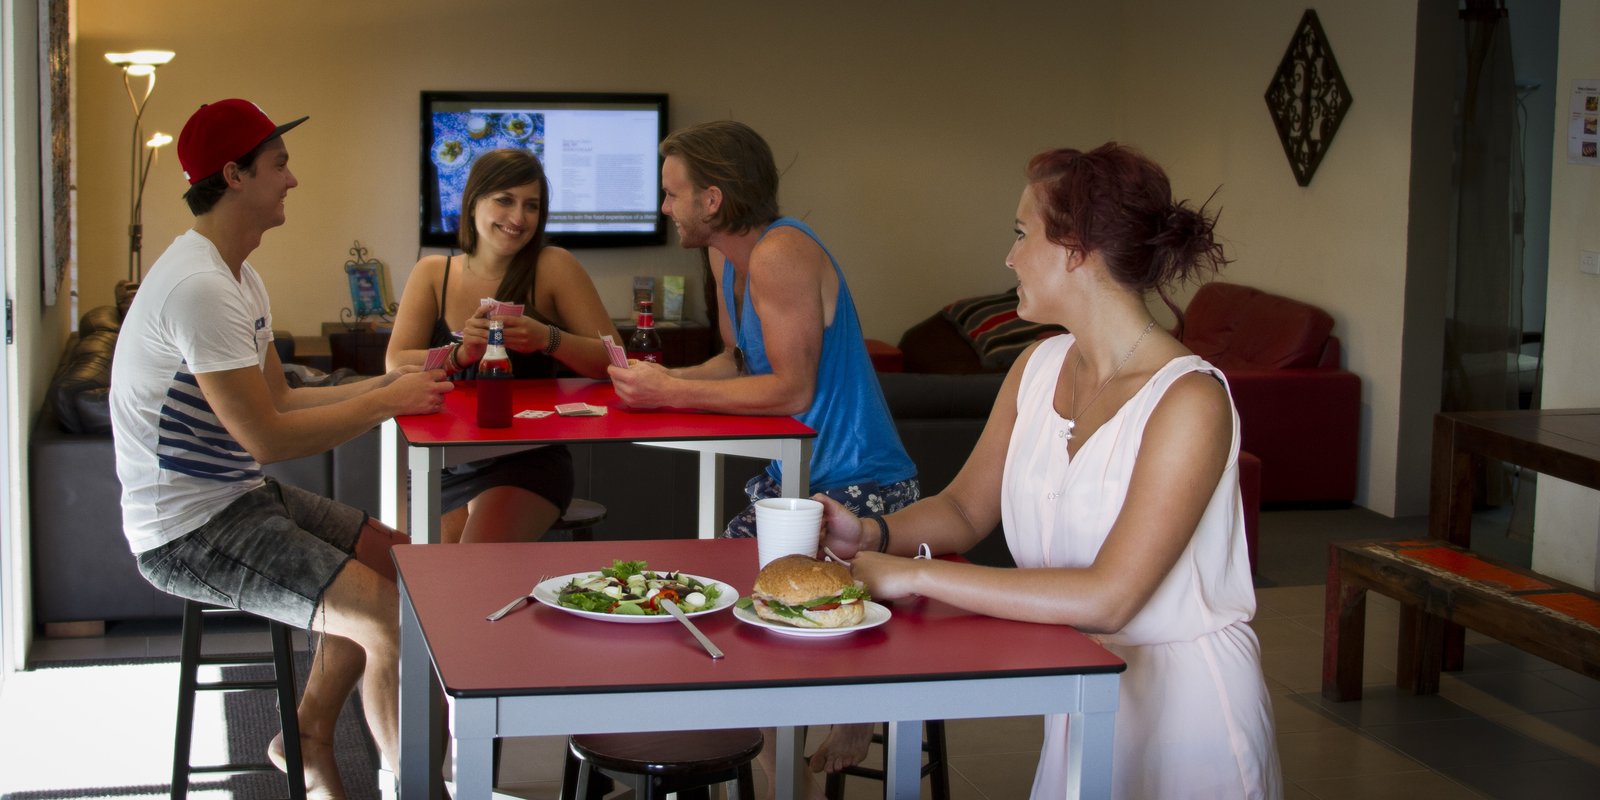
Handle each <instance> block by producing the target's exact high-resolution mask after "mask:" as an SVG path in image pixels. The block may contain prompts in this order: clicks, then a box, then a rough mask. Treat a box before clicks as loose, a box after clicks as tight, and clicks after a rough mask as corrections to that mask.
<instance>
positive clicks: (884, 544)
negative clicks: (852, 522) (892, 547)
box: [867, 514, 889, 553]
mask: <svg viewBox="0 0 1600 800" xmlns="http://www.w3.org/2000/svg"><path fill="white" fill-rule="evenodd" d="M867 518H868V519H870V520H872V521H873V522H876V523H878V552H880V553H887V552H889V523H887V522H884V521H883V515H882V514H869V515H867Z"/></svg>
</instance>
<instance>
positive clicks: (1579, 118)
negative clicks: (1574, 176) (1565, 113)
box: [1567, 80, 1600, 166]
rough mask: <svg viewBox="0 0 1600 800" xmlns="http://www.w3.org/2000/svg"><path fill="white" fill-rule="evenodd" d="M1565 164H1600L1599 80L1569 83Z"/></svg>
mask: <svg viewBox="0 0 1600 800" xmlns="http://www.w3.org/2000/svg"><path fill="white" fill-rule="evenodd" d="M1567 163H1569V164H1589V165H1591V166H1600V80H1589V81H1573V82H1572V116H1571V118H1570V119H1569V121H1568V122H1567Z"/></svg>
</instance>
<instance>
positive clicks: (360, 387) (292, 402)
mask: <svg viewBox="0 0 1600 800" xmlns="http://www.w3.org/2000/svg"><path fill="white" fill-rule="evenodd" d="M384 383H385V381H383V380H381V379H377V378H367V379H364V380H358V381H350V382H349V383H340V384H334V385H331V386H300V387H294V388H291V389H289V391H288V393H287V395H286V397H287V399H288V403H287V404H286V407H285V408H284V409H283V410H285V411H293V410H297V409H306V408H316V407H317V406H325V405H331V404H333V403H342V402H344V401H346V400H349V399H350V398H352V397H360V396H361V395H364V394H366V393H367V392H370V391H372V390H373V389H376V388H378V387H379V386H382V385H383V384H384Z"/></svg>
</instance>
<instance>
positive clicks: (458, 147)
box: [433, 139, 472, 172]
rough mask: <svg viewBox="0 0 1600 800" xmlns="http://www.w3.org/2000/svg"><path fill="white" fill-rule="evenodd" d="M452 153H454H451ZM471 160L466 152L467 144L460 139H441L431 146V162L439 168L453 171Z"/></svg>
mask: <svg viewBox="0 0 1600 800" xmlns="http://www.w3.org/2000/svg"><path fill="white" fill-rule="evenodd" d="M452 153H454V155H451V154H452ZM471 161H472V159H471V157H469V156H468V154H467V145H466V143H465V142H462V141H461V140H460V139H441V140H439V141H438V142H437V143H436V144H434V146H433V163H434V164H435V165H437V166H438V167H439V169H442V170H445V171H447V172H448V171H454V170H458V169H461V168H462V167H464V166H466V165H467V164H468V163H469V162H471Z"/></svg>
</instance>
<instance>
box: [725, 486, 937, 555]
mask: <svg viewBox="0 0 1600 800" xmlns="http://www.w3.org/2000/svg"><path fill="white" fill-rule="evenodd" d="M744 493H745V494H746V495H748V496H749V497H750V505H748V506H746V507H745V509H744V510H743V511H741V512H739V514H738V515H737V516H735V517H734V518H733V519H730V520H728V527H727V529H725V530H724V531H723V532H722V536H723V538H726V539H754V538H755V537H756V505H755V504H756V501H757V500H765V499H767V498H769V497H779V496H781V495H782V493H783V492H782V487H780V486H779V485H778V482H777V481H774V480H773V479H772V476H771V475H768V474H767V473H765V472H763V473H761V474H760V475H757V476H755V477H754V478H751V479H750V480H749V482H748V483H746V484H745V485H744ZM822 494H825V495H827V496H829V497H831V498H833V499H834V500H837V501H838V502H839V505H842V506H844V507H845V508H846V509H848V510H849V511H850V513H852V514H854V515H856V516H858V517H868V516H874V515H876V516H882V515H884V514H891V513H893V512H896V511H899V510H900V509H902V508H905V507H906V506H909V505H911V504H912V503H915V502H917V501H918V500H920V499H922V484H920V483H918V482H917V479H916V478H908V479H906V480H903V481H898V482H895V483H891V484H888V485H887V486H885V485H883V484H881V483H878V482H877V481H865V482H863V483H852V484H850V485H849V486H841V487H839V488H837V489H827V490H824V491H823V492H822Z"/></svg>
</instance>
